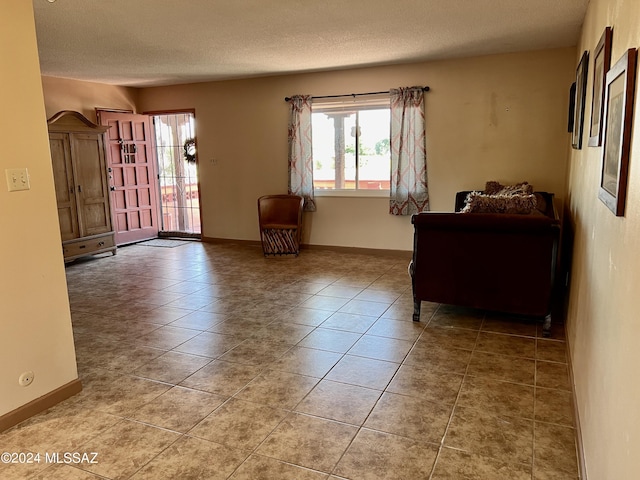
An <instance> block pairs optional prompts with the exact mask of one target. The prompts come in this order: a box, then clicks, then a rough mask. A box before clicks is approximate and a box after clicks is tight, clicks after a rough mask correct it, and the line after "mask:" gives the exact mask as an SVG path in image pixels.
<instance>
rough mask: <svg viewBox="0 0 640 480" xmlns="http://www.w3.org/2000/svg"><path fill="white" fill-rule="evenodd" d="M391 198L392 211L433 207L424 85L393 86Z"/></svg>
mask: <svg viewBox="0 0 640 480" xmlns="http://www.w3.org/2000/svg"><path fill="white" fill-rule="evenodd" d="M390 96H391V188H390V190H391V192H390V193H391V199H390V202H389V213H391V214H392V215H412V214H414V213H419V212H423V211H426V210H428V209H429V192H428V190H427V149H426V146H425V131H424V92H423V90H422V87H408V88H399V89H392V90H391V91H390Z"/></svg>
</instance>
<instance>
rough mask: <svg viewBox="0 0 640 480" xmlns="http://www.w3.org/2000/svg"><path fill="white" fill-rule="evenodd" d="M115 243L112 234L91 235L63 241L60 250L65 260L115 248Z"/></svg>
mask: <svg viewBox="0 0 640 480" xmlns="http://www.w3.org/2000/svg"><path fill="white" fill-rule="evenodd" d="M115 248H116V244H115V241H114V238H113V234H111V233H110V234H108V235H100V236H93V237H84V238H81V239H79V240H74V241H73V242H65V243H63V244H62V251H63V254H64V258H65V260H72V259H74V258H77V257H82V256H84V255H93V254H96V253H103V252H108V251H111V250H115Z"/></svg>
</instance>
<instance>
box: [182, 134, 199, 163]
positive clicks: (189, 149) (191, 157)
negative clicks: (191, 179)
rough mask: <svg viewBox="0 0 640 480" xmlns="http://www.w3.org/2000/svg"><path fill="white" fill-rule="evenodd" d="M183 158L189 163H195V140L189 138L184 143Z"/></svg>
mask: <svg viewBox="0 0 640 480" xmlns="http://www.w3.org/2000/svg"><path fill="white" fill-rule="evenodd" d="M182 148H183V149H184V158H185V160H186V161H187V162H189V163H196V139H195V138H189V139H188V140H186V141H185V142H184V145H183V147H182Z"/></svg>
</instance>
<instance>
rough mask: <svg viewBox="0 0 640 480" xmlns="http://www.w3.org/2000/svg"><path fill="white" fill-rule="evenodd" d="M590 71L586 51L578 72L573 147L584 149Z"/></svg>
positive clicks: (572, 136)
mask: <svg viewBox="0 0 640 480" xmlns="http://www.w3.org/2000/svg"><path fill="white" fill-rule="evenodd" d="M588 70H589V52H587V51H586V50H585V52H584V53H583V54H582V58H581V59H580V63H579V64H578V69H577V70H576V101H575V108H574V115H573V133H572V135H571V146H572V147H573V148H576V149H578V150H579V149H581V148H582V127H583V126H584V103H585V97H586V93H587V72H588Z"/></svg>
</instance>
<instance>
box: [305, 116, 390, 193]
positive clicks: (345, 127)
mask: <svg viewBox="0 0 640 480" xmlns="http://www.w3.org/2000/svg"><path fill="white" fill-rule="evenodd" d="M311 128H312V132H313V186H314V188H315V189H316V190H332V189H335V190H388V189H389V176H390V173H389V172H390V159H391V157H390V151H389V131H390V117H389V108H388V107H374V108H372V107H360V108H353V107H351V108H349V109H344V108H335V109H331V110H329V109H323V110H320V111H316V112H314V113H312V127H311Z"/></svg>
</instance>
